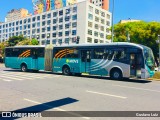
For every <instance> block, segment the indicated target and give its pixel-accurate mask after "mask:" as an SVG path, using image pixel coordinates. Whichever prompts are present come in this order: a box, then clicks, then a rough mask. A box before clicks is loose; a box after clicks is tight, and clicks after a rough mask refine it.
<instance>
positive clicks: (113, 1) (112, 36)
mask: <svg viewBox="0 0 160 120" xmlns="http://www.w3.org/2000/svg"><path fill="white" fill-rule="evenodd" d="M113 19H114V0H113V5H112V39H111V42H113V39H114V26H113V25H114V24H113Z"/></svg>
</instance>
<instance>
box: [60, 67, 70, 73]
mask: <svg viewBox="0 0 160 120" xmlns="http://www.w3.org/2000/svg"><path fill="white" fill-rule="evenodd" d="M62 72H63V74H64V75H70V74H71V72H70V68H69V67H68V66H64V67H63V69H62Z"/></svg>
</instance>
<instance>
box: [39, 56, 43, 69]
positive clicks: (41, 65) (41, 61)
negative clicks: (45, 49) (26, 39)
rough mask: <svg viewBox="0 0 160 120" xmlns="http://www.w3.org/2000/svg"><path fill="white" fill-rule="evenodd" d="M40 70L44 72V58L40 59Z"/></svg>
mask: <svg viewBox="0 0 160 120" xmlns="http://www.w3.org/2000/svg"><path fill="white" fill-rule="evenodd" d="M38 70H44V57H39V58H38Z"/></svg>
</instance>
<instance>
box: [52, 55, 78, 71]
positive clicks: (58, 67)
mask: <svg viewBox="0 0 160 120" xmlns="http://www.w3.org/2000/svg"><path fill="white" fill-rule="evenodd" d="M64 65H68V66H69V68H70V72H72V73H79V72H80V69H79V65H80V60H78V59H72V58H68V59H66V58H54V59H53V72H62V68H63V66H64Z"/></svg>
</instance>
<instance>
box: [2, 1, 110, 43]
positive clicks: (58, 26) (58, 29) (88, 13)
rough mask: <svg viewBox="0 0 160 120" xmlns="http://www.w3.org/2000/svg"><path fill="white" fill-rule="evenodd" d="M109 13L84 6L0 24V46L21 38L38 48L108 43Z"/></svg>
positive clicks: (80, 3) (92, 5)
mask: <svg viewBox="0 0 160 120" xmlns="http://www.w3.org/2000/svg"><path fill="white" fill-rule="evenodd" d="M110 26H111V13H110V12H108V11H106V10H104V9H102V8H100V7H98V6H96V5H94V4H92V3H90V2H88V1H84V2H79V3H77V4H74V5H71V6H66V7H63V8H60V9H55V10H51V11H48V12H43V13H41V14H36V15H32V16H29V17H27V18H23V19H19V20H14V21H11V22H5V23H2V24H0V42H2V41H5V40H7V39H8V38H9V37H12V36H18V35H21V34H23V35H24V36H25V37H28V38H36V39H38V40H39V43H40V44H55V45H61V44H76V38H77V37H78V36H79V37H80V40H79V43H108V42H110V40H108V39H106V36H107V35H110V34H111V32H110V30H109V28H110Z"/></svg>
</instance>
